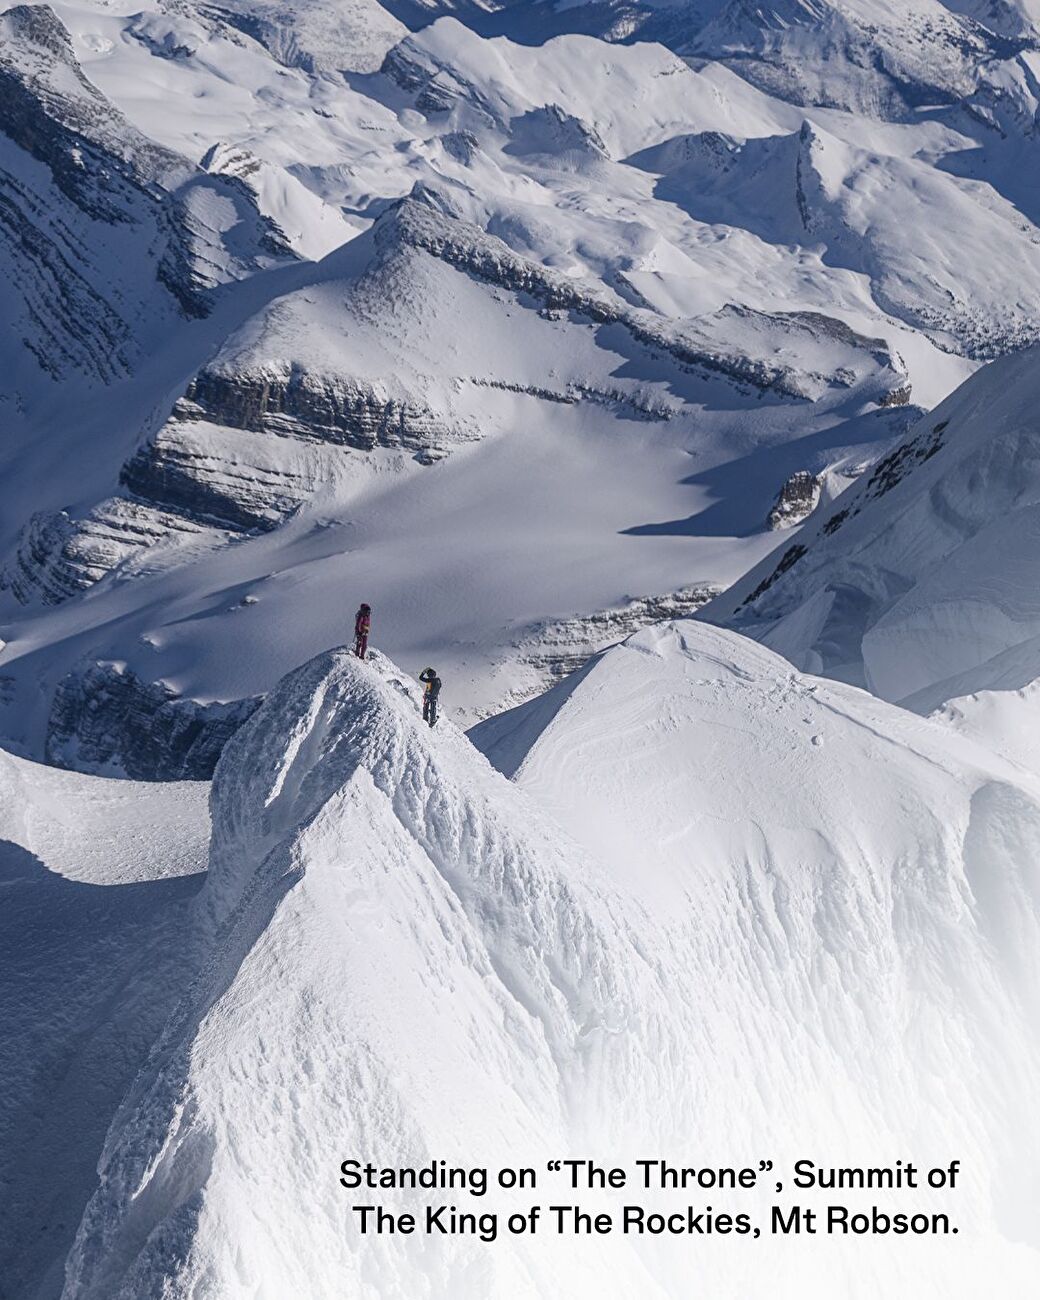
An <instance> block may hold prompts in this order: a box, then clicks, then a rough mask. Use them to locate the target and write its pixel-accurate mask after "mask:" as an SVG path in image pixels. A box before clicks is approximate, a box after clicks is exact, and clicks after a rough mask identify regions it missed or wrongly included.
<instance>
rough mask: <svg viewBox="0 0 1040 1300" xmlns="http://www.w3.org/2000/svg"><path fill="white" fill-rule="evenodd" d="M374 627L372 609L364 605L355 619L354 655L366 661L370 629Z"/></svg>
mask: <svg viewBox="0 0 1040 1300" xmlns="http://www.w3.org/2000/svg"><path fill="white" fill-rule="evenodd" d="M371 626H372V608H371V606H370V605H365V604H362V605H361V607H360V608H359V609H358V612H357V614H356V615H355V617H354V653H355V654H356V655H357V657H358V658H359V659H364V657H365V654H366V652H367V650H368V629H369V628H370V627H371Z"/></svg>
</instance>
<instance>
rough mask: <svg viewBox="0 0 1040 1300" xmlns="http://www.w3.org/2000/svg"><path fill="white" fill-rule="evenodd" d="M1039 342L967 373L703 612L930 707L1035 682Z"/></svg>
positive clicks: (810, 661)
mask: <svg viewBox="0 0 1040 1300" xmlns="http://www.w3.org/2000/svg"><path fill="white" fill-rule="evenodd" d="M1038 359H1040V354H1038V352H1037V351H1036V350H1035V349H1033V350H1030V351H1027V352H1023V353H1021V354H1020V355H1018V356H1015V357H1010V358H1007V359H1005V360H1003V361H999V362H995V363H993V365H992V366H989V367H987V368H986V370H984V371H982V372H980V373H979V374H978V375H976V376H975V377H974V378H972V379H971V380H969V381H968V383H967V384H965V385H964V387H963V388H962V389H961V390H959V391H958V392H957V393H955V394H954V395H953V396H951V397H950V398H948V399H947V401H946V402H944V403H942V405H941V406H939V407H938V408H936V410H935V411H933V412H932V413H931V414H930V415H929V416H927V417H926V418H925V419H923V420H922V421H921V422H920V423H919V424H918V425H917V427H916V428H915V429H914V430H913V432H912V434H911V437H910V438H909V439H908V440H907V441H906V442H905V443H903V444H902V445H900V446H899V447H897V448H896V449H895V450H893V451H892V452H890V453H889V454H888V455H886V456H884V457H883V458H881V459H880V460H879V461H878V462H877V464H875V465H874V466H873V467H872V469H871V470H870V471H869V472H868V473H865V474H864V475H863V478H862V479H861V480H860V481H859V482H858V483H856V484H854V485H853V486H852V487H850V488H849V489H848V490H847V491H846V492H845V493H844V494H843V495H842V496H841V497H840V498H839V499H838V500H837V501H836V502H834V504H833V506H832V507H831V508H830V509H829V510H827V511H821V512H820V515H819V516H818V517H817V519H816V520H815V521H814V523H813V524H812V525H811V526H810V527H809V528H808V529H807V530H805V531H804V532H803V533H802V535H801V536H800V537H799V539H798V541H797V542H796V543H795V544H794V545H793V546H791V547H788V548H786V549H784V550H783V552H782V553H781V552H777V553H776V554H775V555H773V556H771V557H769V559H767V560H766V561H764V562H763V563H762V564H761V565H759V566H757V567H756V568H755V569H754V570H753V571H752V572H751V573H749V574H748V575H747V576H746V577H745V578H743V579H742V580H741V581H740V582H739V583H737V584H736V585H735V586H734V588H733V589H732V590H731V591H729V592H727V593H725V594H724V595H723V596H721V597H720V598H719V599H718V600H717V601H715V602H714V603H713V604H712V605H711V606H709V607H708V608H707V609H706V610H705V611H704V615H703V616H704V617H705V618H708V619H711V620H712V621H719V622H726V623H728V624H730V625H731V626H735V627H738V628H740V629H741V630H742V631H744V632H745V633H747V634H749V635H752V636H754V637H756V638H758V639H760V640H762V641H763V642H765V643H766V644H767V645H770V646H772V647H773V648H774V649H776V650H779V651H780V652H781V653H782V654H785V655H786V656H787V657H788V658H790V659H791V660H792V662H794V663H795V664H796V665H798V666H799V667H802V668H803V669H811V670H813V671H817V672H821V671H822V672H824V673H827V674H829V675H833V676H836V677H841V678H845V679H848V680H851V681H857V682H860V683H862V684H864V685H867V686H868V687H869V688H870V689H871V690H872V691H874V692H875V693H876V694H879V695H881V696H882V697H884V698H886V699H893V700H902V701H904V702H905V703H907V704H909V705H910V706H911V707H915V708H919V709H924V710H926V709H929V708H934V707H935V706H936V705H938V704H940V703H942V702H943V701H945V700H948V699H950V698H952V697H954V696H957V695H966V694H973V693H975V692H977V691H980V690H987V689H990V688H997V689H1012V690H1015V689H1020V688H1022V687H1024V686H1026V685H1027V684H1028V683H1029V682H1030V681H1032V680H1033V679H1034V678H1035V677H1036V676H1037V675H1040V657H1038V655H1037V652H1036V649H1035V644H1036V641H1037V638H1038V636H1040V621H1038V620H1040V606H1038V603H1037V601H1036V600H1035V599H1034V597H1033V595H1032V591H1033V588H1034V587H1035V583H1034V582H1033V578H1032V573H1033V566H1034V564H1035V561H1036V542H1035V536H1036V529H1037V524H1036V518H1037V510H1038V504H1040V503H1038V491H1040V486H1038V485H1040V479H1038V475H1037V471H1036V466H1037V459H1038V438H1040V432H1038V428H1037V420H1036V403H1037V392H1038V369H1037V367H1038Z"/></svg>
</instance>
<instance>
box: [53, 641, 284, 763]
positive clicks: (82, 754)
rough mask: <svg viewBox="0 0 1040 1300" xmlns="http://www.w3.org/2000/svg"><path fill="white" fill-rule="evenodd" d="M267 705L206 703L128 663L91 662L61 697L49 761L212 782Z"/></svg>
mask: <svg viewBox="0 0 1040 1300" xmlns="http://www.w3.org/2000/svg"><path fill="white" fill-rule="evenodd" d="M259 703H260V701H259V700H235V701H233V702H231V703H229V704H219V703H215V704H200V703H198V702H197V701H196V700H185V699H180V698H178V696H177V694H176V693H175V692H174V691H172V690H171V689H170V688H169V687H167V686H165V685H164V684H163V683H162V682H146V681H142V680H141V679H140V678H139V677H138V676H137V675H136V674H135V673H134V672H132V671H131V670H129V669H127V668H126V667H125V666H123V665H120V664H110V663H89V664H86V665H84V666H83V667H82V668H81V669H78V670H76V671H74V672H72V673H70V674H69V675H68V677H66V678H65V679H64V680H63V681H62V682H61V683H59V686H58V689H57V691H56V692H55V695H54V703H53V706H52V709H51V718H50V725H49V727H48V730H47V747H46V758H47V762H48V763H53V764H54V765H55V767H69V768H74V769H76V770H78V771H89V772H100V773H106V772H107V773H111V774H113V775H117V776H126V777H130V778H131V779H137V780H146V781H207V780H209V778H210V777H211V776H212V775H213V770H214V768H215V767H216V764H217V759H218V758H219V757H220V753H221V750H222V749H223V748H224V746H225V744H227V742H228V740H229V739H230V737H231V736H232V735H233V734H234V733H235V732H236V731H237V730H238V728H239V727H240V726H241V725H242V723H243V722H245V721H246V719H247V718H248V717H249V716H250V715H251V714H252V713H253V711H254V710H255V709H256V707H257V705H258V704H259Z"/></svg>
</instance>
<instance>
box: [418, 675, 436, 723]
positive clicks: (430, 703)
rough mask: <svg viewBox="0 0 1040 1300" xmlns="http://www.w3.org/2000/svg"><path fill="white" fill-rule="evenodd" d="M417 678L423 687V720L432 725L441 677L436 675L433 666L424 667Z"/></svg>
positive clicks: (434, 719) (434, 721) (434, 718)
mask: <svg viewBox="0 0 1040 1300" xmlns="http://www.w3.org/2000/svg"><path fill="white" fill-rule="evenodd" d="M419 680H420V681H421V682H422V684H423V687H424V690H423V701H422V715H423V722H428V723H429V724H430V726H431V727H432V726H434V725H435V723H436V721H437V700H438V698H439V696H440V693H441V679H440V678H439V677H438V676H437V670H436V669H435V668H424V669H423V670H422V672H421V673H420V674H419Z"/></svg>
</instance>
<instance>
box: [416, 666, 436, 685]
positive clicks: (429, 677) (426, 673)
mask: <svg viewBox="0 0 1040 1300" xmlns="http://www.w3.org/2000/svg"><path fill="white" fill-rule="evenodd" d="M436 676H437V669H436V668H424V669H423V670H422V672H421V673H420V674H419V680H420V681H421V682H432V681H433V679H434V678H435V677H436Z"/></svg>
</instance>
